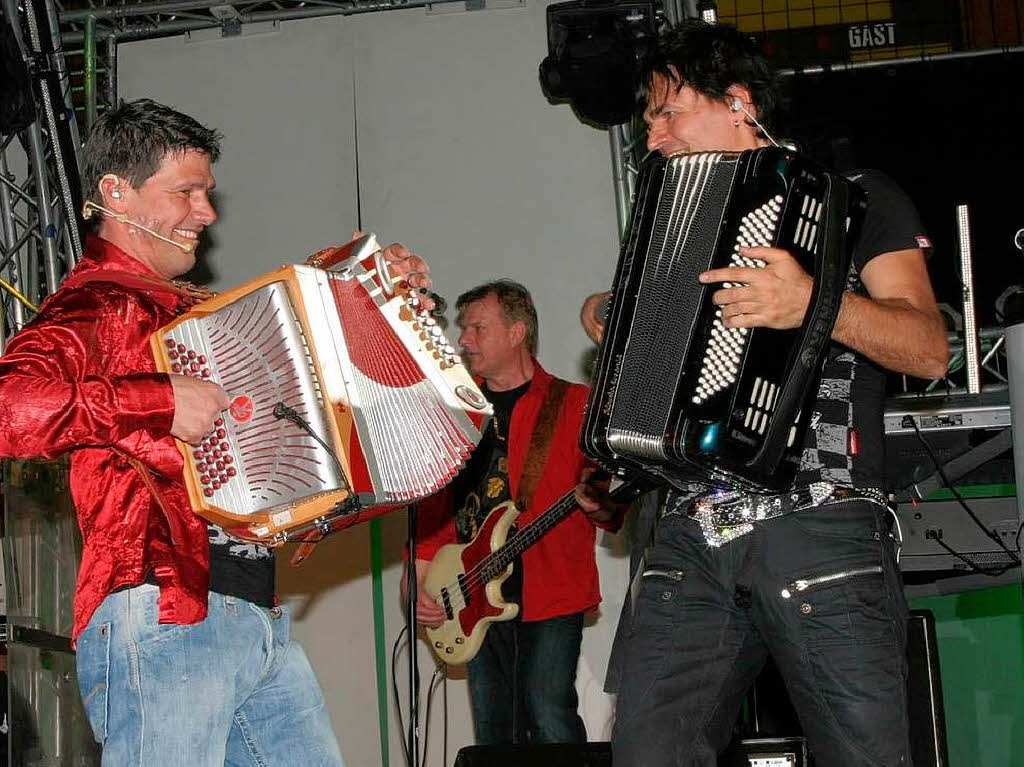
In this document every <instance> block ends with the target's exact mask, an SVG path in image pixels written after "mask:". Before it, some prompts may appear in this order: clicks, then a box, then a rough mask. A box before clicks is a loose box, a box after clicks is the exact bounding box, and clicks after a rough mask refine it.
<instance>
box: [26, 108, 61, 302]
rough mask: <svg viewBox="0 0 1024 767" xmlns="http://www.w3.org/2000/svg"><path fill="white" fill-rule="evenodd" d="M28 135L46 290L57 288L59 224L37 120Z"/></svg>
mask: <svg viewBox="0 0 1024 767" xmlns="http://www.w3.org/2000/svg"><path fill="white" fill-rule="evenodd" d="M25 133H26V134H27V135H28V149H29V158H28V159H29V164H31V166H32V177H33V179H34V180H35V186H36V215H37V216H38V220H39V234H40V240H41V242H42V244H43V269H44V270H45V272H46V292H47V293H53V292H54V291H56V290H57V285H58V277H57V260H58V258H59V255H58V253H57V225H56V223H55V222H54V218H53V208H52V207H51V206H50V202H51V197H50V187H49V186H48V185H47V183H46V171H45V168H46V154H45V153H44V152H43V134H42V131H41V130H40V129H39V121H38V120H36V121H35V122H34V123H32V124H31V125H30V126H28V128H26V129H25Z"/></svg>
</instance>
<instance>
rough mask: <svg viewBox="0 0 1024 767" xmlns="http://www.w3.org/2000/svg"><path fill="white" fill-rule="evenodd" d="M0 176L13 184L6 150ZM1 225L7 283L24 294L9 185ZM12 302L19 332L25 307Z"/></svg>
mask: <svg viewBox="0 0 1024 767" xmlns="http://www.w3.org/2000/svg"><path fill="white" fill-rule="evenodd" d="M0 174H3V177H4V181H5V182H7V181H10V182H11V183H13V177H12V176H11V174H10V171H9V169H8V167H7V150H6V149H4V150H3V151H0ZM0 223H2V224H3V230H4V231H3V234H4V250H5V251H6V253H7V257H8V259H9V260H8V263H7V281H8V282H10V283H11V285H13V286H14V287H15V288H17V289H18V290H20V291H21V292H22V293H24V292H25V288H24V286H23V285H22V284H21V268H20V267H21V264H19V263H18V253H17V250H18V246H17V237H15V235H14V203H13V202H12V200H11V190H10V189H9V188H8V186H7V183H0ZM10 302H11V304H10V305H11V327H12V329H13V330H14V331H15V332H17V331H19V330H21V328H22V327H24V325H25V307H23V306H22V305H21V301H18V300H17V299H15V298H14V297H13V296H11V297H10ZM6 319H7V318H6V312H5V313H4V316H2V317H0V354H2V353H3V350H4V349H5V348H6V346H7V338H6V334H5V328H6V323H5V321H6Z"/></svg>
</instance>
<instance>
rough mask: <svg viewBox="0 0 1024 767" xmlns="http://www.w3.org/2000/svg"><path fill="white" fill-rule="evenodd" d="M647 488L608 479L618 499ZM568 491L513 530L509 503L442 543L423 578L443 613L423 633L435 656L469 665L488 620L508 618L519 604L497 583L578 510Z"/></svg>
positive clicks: (516, 514)
mask: <svg viewBox="0 0 1024 767" xmlns="http://www.w3.org/2000/svg"><path fill="white" fill-rule="evenodd" d="M648 488H649V485H648V484H647V483H646V482H642V481H641V480H639V479H632V478H631V479H629V480H621V479H619V478H617V477H615V478H613V479H612V487H611V489H610V494H611V496H612V499H613V500H615V501H616V502H623V501H627V500H630V499H631V498H634V497H636V496H637V495H639V494H640V493H642V492H644V491H645V490H647V489H648ZM577 505H578V504H577V503H576V498H575V496H574V494H573V491H569V492H568V493H566V494H565V495H563V496H562V497H561V498H559V499H558V500H557V501H555V503H554V505H552V506H551V508H549V509H548V510H547V511H545V512H544V513H543V514H541V515H540V516H539V517H537V518H536V519H535V520H533V521H532V522H530V524H528V525H526V526H525V527H524V528H523V529H521V530H517V529H516V528H515V522H516V519H517V518H518V517H519V514H520V511H519V509H518V508H516V505H515V503H514V502H512V501H506V502H505V503H503V504H501V505H500V506H498V507H496V508H495V509H494V511H492V512H491V513H490V514H489V515H487V518H486V519H485V520H484V523H483V525H482V526H481V528H480V530H479V531H478V532H477V534H476V535H475V536H474V537H473V540H471V541H470V542H469V543H463V544H459V543H452V544H449V545H447V546H442V547H441V548H440V549H439V550H438V552H437V554H436V555H435V556H434V559H433V561H432V562H431V563H430V569H429V570H428V571H427V576H426V578H425V579H424V581H423V589H424V590H425V591H426V592H427V594H429V595H430V597H431V598H432V599H433V600H434V601H435V602H437V604H438V605H439V606H440V607H442V608H443V609H444V611H445V615H446V616H447V617H446V619H445V622H444V623H442V624H441V625H440V626H438V627H437V628H428V629H427V630H426V631H427V637H428V638H429V640H430V646H431V647H432V648H433V650H434V652H435V653H436V654H437V657H438V658H440V659H441V660H443V661H444V662H445V663H448V664H453V665H454V664H460V663H467V662H468V661H470V660H472V659H473V657H474V656H475V655H476V654H477V652H478V651H479V650H480V645H481V644H482V643H483V641H484V636H485V635H486V633H487V629H488V628H489V627H490V625H491V624H492V623H497V622H500V621H508V620H512V619H513V618H515V617H516V615H518V614H519V605H517V604H516V603H515V602H507V601H505V600H504V599H502V596H501V584H502V583H503V582H504V581H505V579H506V578H508V576H509V575H511V574H512V566H513V564H514V563H515V561H516V558H517V557H518V556H519V555H520V554H522V553H523V552H524V551H526V550H527V549H528V548H530V547H531V546H532V545H533V544H535V543H537V541H539V540H540V539H541V538H542V537H544V535H545V534H546V533H547V532H548V531H549V530H551V529H552V528H553V527H554V526H555V525H557V524H558V523H559V522H561V521H562V520H563V519H565V518H566V517H568V516H569V514H571V513H572V512H573V511H575V510H576V508H577Z"/></svg>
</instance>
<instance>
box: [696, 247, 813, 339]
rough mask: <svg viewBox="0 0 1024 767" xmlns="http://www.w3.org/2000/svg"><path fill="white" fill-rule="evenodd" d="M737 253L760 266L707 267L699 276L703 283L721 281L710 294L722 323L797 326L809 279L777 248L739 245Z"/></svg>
mask: <svg viewBox="0 0 1024 767" xmlns="http://www.w3.org/2000/svg"><path fill="white" fill-rule="evenodd" d="M740 254H741V255H744V256H746V257H747V258H751V259H756V260H758V261H761V262H763V263H764V266H757V267H746V266H731V267H725V268H722V269H711V270H709V271H706V272H703V273H702V274H701V275H700V277H699V279H700V281H701V282H704V283H711V282H721V283H723V287H722V288H721V289H720V290H716V291H715V293H714V295H713V296H712V297H711V300H712V301H714V303H715V304H716V305H718V306H720V307H722V324H723V325H725V326H726V327H729V328H758V327H765V328H777V329H784V328H796V327H799V326H800V324H801V323H802V322H803V321H804V315H805V314H806V313H807V306H808V304H809V303H810V301H811V290H812V288H813V287H814V280H813V278H812V277H811V276H810V275H809V274H808V273H807V272H806V271H804V269H803V267H802V266H800V264H799V263H797V260H796V259H795V258H793V256H791V255H790V254H789V252H788V251H785V250H782V249H780V248H740Z"/></svg>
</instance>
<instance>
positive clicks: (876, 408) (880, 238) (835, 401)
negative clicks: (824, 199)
mask: <svg viewBox="0 0 1024 767" xmlns="http://www.w3.org/2000/svg"><path fill="white" fill-rule="evenodd" d="M847 178H849V179H850V180H851V181H853V182H854V183H856V184H858V185H859V186H860V187H861V188H863V189H864V191H865V192H866V193H867V196H868V209H867V214H866V216H865V218H864V224H863V226H862V228H861V233H860V237H859V238H858V240H857V243H856V245H855V247H854V251H853V259H852V263H851V265H850V274H849V277H848V278H847V283H846V289H847V290H849V291H851V292H854V293H859V294H861V295H867V289H866V288H865V287H864V284H863V283H862V282H861V279H860V273H861V271H862V270H863V269H864V267H865V266H866V265H867V264H868V262H869V261H871V259H873V258H875V257H876V256H879V255H881V254H883V253H889V252H892V251H898V250H911V249H915V248H930V247H931V243H930V242H929V240H928V237H927V235H926V234H925V232H924V226H923V225H922V223H921V219H920V217H919V216H918V213H917V209H916V208H915V207H914V204H913V203H912V202H911V201H910V198H909V197H907V195H906V194H905V193H904V192H903V190H902V189H900V188H899V187H898V186H897V185H896V184H895V182H893V180H892V179H890V178H889V177H888V176H886V175H885V174H883V173H880V172H879V171H876V170H858V171H853V172H851V173H849V174H847ZM884 402H885V371H884V370H883V369H882V368H881V367H880V366H879V365H877V364H875V363H874V362H871V361H870V360H868V359H867V358H865V357H863V356H861V355H859V354H856V353H854V352H853V351H851V350H850V349H848V348H846V347H844V346H841V345H839V344H832V346H831V347H830V348H829V352H828V357H827V359H826V362H825V367H824V371H823V375H822V379H821V385H820V386H819V388H818V398H817V401H816V402H815V412H814V414H813V415H812V419H811V426H812V428H810V429H808V430H807V436H806V438H805V440H804V449H803V455H802V457H801V462H800V471H799V472H798V474H797V478H796V482H795V484H796V485H797V486H802V485H806V484H808V483H810V482H815V481H818V480H825V481H828V482H832V483H833V484H835V485H837V486H841V487H861V488H864V487H877V488H881V487H883V485H884V477H885V459H884V445H885V442H884V437H885V434H884V429H883V408H884ZM858 443H859V449H858V450H854V449H853V448H854V446H855V445H857V444H858Z"/></svg>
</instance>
